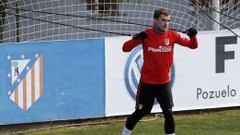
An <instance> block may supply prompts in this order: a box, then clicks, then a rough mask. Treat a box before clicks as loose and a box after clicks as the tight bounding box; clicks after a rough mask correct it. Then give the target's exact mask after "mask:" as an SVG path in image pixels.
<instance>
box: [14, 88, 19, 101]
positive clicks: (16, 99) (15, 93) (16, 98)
mask: <svg viewBox="0 0 240 135" xmlns="http://www.w3.org/2000/svg"><path fill="white" fill-rule="evenodd" d="M14 100H15V103H16V104H17V105H19V102H18V88H16V90H15V92H14Z"/></svg>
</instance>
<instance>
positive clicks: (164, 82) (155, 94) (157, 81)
mask: <svg viewBox="0 0 240 135" xmlns="http://www.w3.org/2000/svg"><path fill="white" fill-rule="evenodd" d="M153 18H154V24H153V27H152V28H148V29H146V30H144V31H143V32H140V33H138V34H136V35H135V36H133V38H132V39H130V40H128V41H126V42H125V43H124V45H123V47H122V50H123V51H124V52H130V51H131V50H132V49H133V48H135V47H136V46H138V45H140V44H142V48H143V67H142V69H141V79H140V82H139V85H138V91H137V97H136V106H135V111H134V112H133V114H131V115H130V116H129V117H128V118H127V121H126V124H125V126H124V128H123V130H122V135H130V134H131V132H132V130H133V128H134V126H135V125H136V124H137V122H138V121H139V120H140V119H141V118H142V117H143V116H145V115H146V114H147V113H150V112H151V110H152V107H153V103H154V100H155V98H156V99H157V101H158V103H159V104H160V107H161V108H162V112H163V115H164V119H165V122H164V131H165V133H166V135H175V122H174V118H173V113H172V107H173V100H172V93H171V90H170V76H169V73H170V68H171V65H172V63H173V49H174V44H175V43H177V44H179V45H182V46H186V47H189V48H191V49H195V48H197V47H198V41H197V38H196V35H197V30H196V29H195V28H190V29H188V30H187V31H186V33H187V35H188V36H189V38H183V37H182V36H180V34H179V33H177V32H174V31H171V30H169V22H170V11H169V10H167V9H158V10H155V11H154V15H153Z"/></svg>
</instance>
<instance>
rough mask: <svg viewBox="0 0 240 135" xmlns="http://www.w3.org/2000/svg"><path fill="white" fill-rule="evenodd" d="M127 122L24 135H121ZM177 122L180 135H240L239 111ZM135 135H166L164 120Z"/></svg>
mask: <svg viewBox="0 0 240 135" xmlns="http://www.w3.org/2000/svg"><path fill="white" fill-rule="evenodd" d="M152 117H153V116H147V118H152ZM125 119H126V118H118V119H111V120H112V121H115V122H109V123H108V124H97V125H85V126H74V127H64V128H54V129H42V130H38V131H32V132H27V133H22V134H21V135H120V132H121V129H122V127H123V125H124V123H125V122H124V121H125ZM144 119H146V118H144ZM175 120H176V134H177V135H240V108H236V109H231V110H221V111H202V112H195V113H192V114H185V113H178V114H175ZM101 121H102V120H101ZM107 121H109V120H107ZM96 122H99V121H96ZM132 135H164V132H163V118H162V117H158V118H157V119H156V120H152V121H145V122H139V123H138V125H137V126H136V127H135V129H134V131H133V133H132Z"/></svg>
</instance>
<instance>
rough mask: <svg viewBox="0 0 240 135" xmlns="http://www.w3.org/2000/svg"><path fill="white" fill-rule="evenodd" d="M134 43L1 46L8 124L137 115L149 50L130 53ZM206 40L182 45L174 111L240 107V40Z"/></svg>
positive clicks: (224, 36)
mask: <svg viewBox="0 0 240 135" xmlns="http://www.w3.org/2000/svg"><path fill="white" fill-rule="evenodd" d="M234 31H236V32H237V33H238V34H240V30H234ZM128 39H130V37H126V36H122V37H106V38H104V39H86V40H70V41H51V42H37V43H36V42H35V43H20V44H5V45H1V46H0V75H1V76H0V82H1V83H0V116H1V117H0V125H9V124H20V123H34V122H44V121H58V120H73V119H86V118H103V117H108V116H121V115H127V114H130V113H132V112H133V111H134V105H135V96H136V90H137V89H136V88H137V84H138V82H139V78H140V68H141V66H142V62H143V60H142V57H143V55H142V52H141V47H137V48H135V49H134V50H133V51H132V52H130V53H123V52H122V49H121V47H122V44H123V42H125V41H126V40H128ZM198 39H199V48H198V49H196V50H191V49H188V48H185V47H181V46H178V45H176V46H175V48H174V51H175V59H174V65H173V66H172V68H171V74H170V75H171V78H172V80H171V87H172V91H173V97H174V102H175V106H174V111H184V110H196V109H210V108H222V107H233V106H240V100H239V99H240V85H239V83H238V77H239V76H240V72H239V67H240V41H239V38H237V37H236V36H232V34H231V33H229V32H227V31H209V32H200V33H199V34H198ZM160 111H161V110H160V109H159V106H158V105H157V104H155V105H154V108H153V110H152V112H160Z"/></svg>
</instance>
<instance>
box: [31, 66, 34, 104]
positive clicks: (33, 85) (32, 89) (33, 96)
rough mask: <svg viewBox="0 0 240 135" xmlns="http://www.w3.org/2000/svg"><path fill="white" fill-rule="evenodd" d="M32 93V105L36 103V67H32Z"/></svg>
mask: <svg viewBox="0 0 240 135" xmlns="http://www.w3.org/2000/svg"><path fill="white" fill-rule="evenodd" d="M31 93H32V99H31V101H32V104H33V103H34V102H35V66H34V65H33V66H32V70H31Z"/></svg>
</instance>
